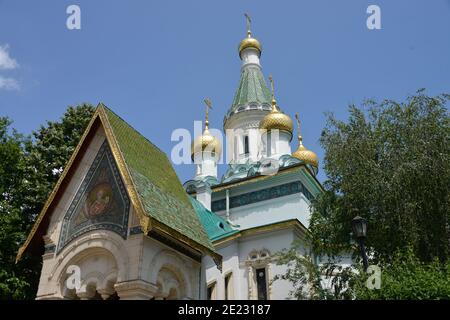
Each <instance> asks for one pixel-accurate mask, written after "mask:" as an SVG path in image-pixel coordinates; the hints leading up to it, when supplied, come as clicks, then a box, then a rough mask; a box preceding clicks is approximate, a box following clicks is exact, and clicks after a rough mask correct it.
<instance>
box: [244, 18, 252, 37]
mask: <svg viewBox="0 0 450 320" xmlns="http://www.w3.org/2000/svg"><path fill="white" fill-rule="evenodd" d="M244 16H245V20H246V21H247V34H248V36H249V37H250V36H251V35H252V31H251V30H250V27H251V24H252V19H251V18H250V16H249V15H248V14H247V13H244Z"/></svg>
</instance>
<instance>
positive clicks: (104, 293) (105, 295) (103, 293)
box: [97, 289, 114, 300]
mask: <svg viewBox="0 0 450 320" xmlns="http://www.w3.org/2000/svg"><path fill="white" fill-rule="evenodd" d="M97 292H98V293H99V294H100V295H101V296H102V299H103V300H106V299H108V298H109V297H110V296H111V295H112V294H114V290H111V289H98V290H97Z"/></svg>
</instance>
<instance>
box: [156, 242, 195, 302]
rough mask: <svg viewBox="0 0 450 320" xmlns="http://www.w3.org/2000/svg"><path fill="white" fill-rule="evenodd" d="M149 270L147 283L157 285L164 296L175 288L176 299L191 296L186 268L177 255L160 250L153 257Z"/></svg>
mask: <svg viewBox="0 0 450 320" xmlns="http://www.w3.org/2000/svg"><path fill="white" fill-rule="evenodd" d="M149 270H150V279H149V281H150V282H151V283H159V284H160V287H161V290H162V293H163V294H165V295H166V296H167V295H169V294H170V290H171V289H173V288H175V287H178V288H176V289H177V293H178V296H177V298H184V297H191V296H192V291H191V282H190V276H189V273H188V267H187V266H186V264H185V262H184V260H183V259H182V258H181V257H180V256H179V255H178V254H177V253H175V252H173V251H169V250H161V251H160V252H158V253H157V254H156V255H155V256H154V257H153V259H152V261H151V263H150V268H149Z"/></svg>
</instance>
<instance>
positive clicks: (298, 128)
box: [295, 112, 303, 146]
mask: <svg viewBox="0 0 450 320" xmlns="http://www.w3.org/2000/svg"><path fill="white" fill-rule="evenodd" d="M295 119H297V136H298V145H299V146H301V145H302V140H303V138H302V136H301V134H300V118H299V116H298V112H296V113H295Z"/></svg>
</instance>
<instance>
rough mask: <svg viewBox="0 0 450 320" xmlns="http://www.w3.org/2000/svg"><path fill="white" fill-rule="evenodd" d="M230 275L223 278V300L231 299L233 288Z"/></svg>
mask: <svg viewBox="0 0 450 320" xmlns="http://www.w3.org/2000/svg"><path fill="white" fill-rule="evenodd" d="M231 279H232V274H231V273H229V274H227V275H226V276H225V300H230V299H233V286H232V283H231Z"/></svg>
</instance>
